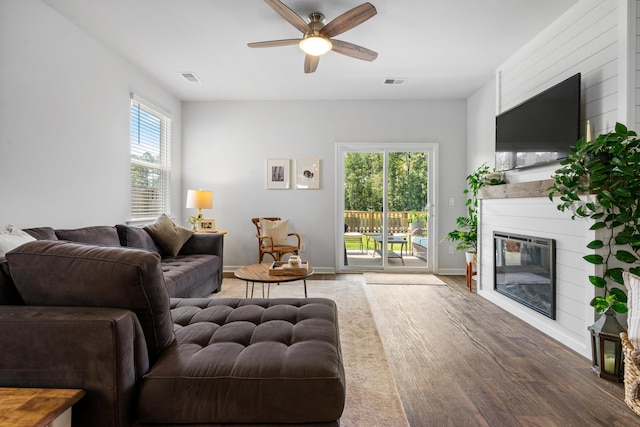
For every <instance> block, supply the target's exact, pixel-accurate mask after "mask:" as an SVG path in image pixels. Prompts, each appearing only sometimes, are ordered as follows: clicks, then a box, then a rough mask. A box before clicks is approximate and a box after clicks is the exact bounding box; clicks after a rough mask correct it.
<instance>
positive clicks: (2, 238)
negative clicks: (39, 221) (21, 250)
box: [0, 225, 36, 256]
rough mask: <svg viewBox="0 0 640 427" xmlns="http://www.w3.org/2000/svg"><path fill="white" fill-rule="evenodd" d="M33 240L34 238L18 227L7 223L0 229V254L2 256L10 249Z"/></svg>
mask: <svg viewBox="0 0 640 427" xmlns="http://www.w3.org/2000/svg"><path fill="white" fill-rule="evenodd" d="M34 240H36V239H34V238H33V237H32V236H31V235H29V234H27V233H26V232H24V231H22V230H20V229H19V228H16V227H14V226H13V225H7V227H6V228H5V229H4V230H0V256H4V254H6V253H7V252H9V251H10V250H12V249H15V248H17V247H18V246H20V245H22V244H24V243H27V242H32V241H34Z"/></svg>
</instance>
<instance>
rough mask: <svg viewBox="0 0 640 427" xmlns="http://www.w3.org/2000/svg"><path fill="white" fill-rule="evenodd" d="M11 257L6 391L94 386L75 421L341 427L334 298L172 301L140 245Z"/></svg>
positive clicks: (2, 376)
mask: <svg viewBox="0 0 640 427" xmlns="http://www.w3.org/2000/svg"><path fill="white" fill-rule="evenodd" d="M6 258H7V262H6V263H3V264H0V349H2V357H0V386H5V387H55V388H80V389H83V390H85V391H86V393H87V394H86V396H85V397H84V398H83V399H82V400H81V401H80V402H78V403H77V404H76V405H74V407H73V425H74V426H95V427H101V426H119V427H123V426H158V427H159V426H161V425H162V426H184V425H189V426H193V427H197V426H227V425H233V426H249V425H251V426H256V425H258V426H265V427H266V426H270V427H273V426H278V425H283V426H284V425H287V426H291V425H313V426H337V425H339V418H340V416H341V414H342V411H343V407H344V399H345V376H344V368H343V363H342V355H341V350H340V340H339V334H338V321H337V310H336V306H335V303H334V302H333V301H331V300H328V299H322V298H309V299H273V300H269V299H207V298H186V299H170V298H169V295H168V293H167V289H166V287H165V286H164V283H163V281H164V277H163V272H162V265H161V258H160V255H159V254H158V253H155V252H152V251H146V250H139V249H125V248H119V247H104V246H93V245H89V244H78V243H71V242H64V241H34V242H29V243H26V244H23V245H22V246H20V247H18V248H16V249H14V250H13V251H11V252H9V253H8V254H7V255H6ZM16 297H19V299H18V300H17V299H16ZM20 301H22V303H21V302H20Z"/></svg>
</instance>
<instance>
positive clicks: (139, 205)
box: [131, 95, 171, 220]
mask: <svg viewBox="0 0 640 427" xmlns="http://www.w3.org/2000/svg"><path fill="white" fill-rule="evenodd" d="M170 178H171V119H170V118H169V117H168V115H167V114H165V113H163V112H161V110H160V109H158V108H156V107H153V106H152V105H151V104H149V103H148V102H145V101H144V100H142V99H140V98H138V97H136V96H134V95H132V97H131V219H132V220H145V219H152V218H156V217H158V216H159V215H160V214H162V213H166V214H167V215H170V207H171V204H170V200H171V194H170Z"/></svg>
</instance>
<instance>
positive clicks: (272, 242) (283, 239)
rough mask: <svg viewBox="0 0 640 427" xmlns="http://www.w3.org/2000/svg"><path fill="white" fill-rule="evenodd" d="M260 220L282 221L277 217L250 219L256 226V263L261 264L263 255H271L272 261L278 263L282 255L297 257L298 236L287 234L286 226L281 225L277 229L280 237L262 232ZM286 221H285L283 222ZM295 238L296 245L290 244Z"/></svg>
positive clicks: (266, 231) (296, 234)
mask: <svg viewBox="0 0 640 427" xmlns="http://www.w3.org/2000/svg"><path fill="white" fill-rule="evenodd" d="M262 220H267V221H282V219H280V218H278V217H263V218H251V222H253V225H255V226H256V237H257V238H258V262H259V263H260V262H262V258H263V257H264V255H265V254H268V255H271V257H272V258H273V259H274V261H280V260H281V258H282V256H283V255H284V254H293V255H298V252H299V251H300V242H301V239H300V235H299V234H298V233H289V232H288V231H287V229H286V227H287V224H286V223H284V224H281V226H280V227H278V230H277V231H278V232H279V233H280V234H281V235H280V236H278V235H274V234H273V233H271V234H270V233H269V230H263V229H262V227H263V223H262ZM285 221H286V220H285ZM290 237H295V239H297V243H296V244H290V243H292V242H293V240H294V239H290Z"/></svg>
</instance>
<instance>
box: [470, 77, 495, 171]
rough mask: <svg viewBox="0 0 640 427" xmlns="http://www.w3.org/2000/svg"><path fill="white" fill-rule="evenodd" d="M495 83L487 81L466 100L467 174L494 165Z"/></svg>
mask: <svg viewBox="0 0 640 427" xmlns="http://www.w3.org/2000/svg"><path fill="white" fill-rule="evenodd" d="M495 105H496V82H495V80H491V81H489V82H488V83H487V84H485V85H484V86H483V87H481V88H480V89H478V91H477V92H476V93H474V94H473V95H471V96H470V97H469V98H468V99H467V173H471V172H472V171H474V170H475V169H477V168H478V167H479V166H481V165H482V164H484V163H486V164H487V165H489V166H490V167H492V168H493V167H494V166H495V163H496V151H495V140H496V113H495Z"/></svg>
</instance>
